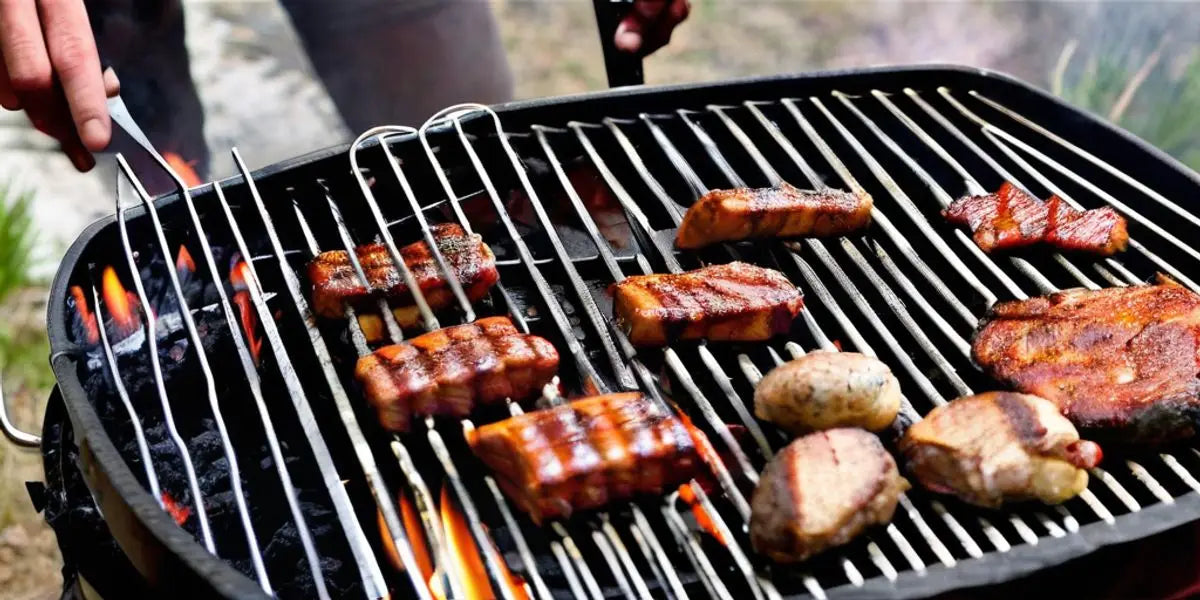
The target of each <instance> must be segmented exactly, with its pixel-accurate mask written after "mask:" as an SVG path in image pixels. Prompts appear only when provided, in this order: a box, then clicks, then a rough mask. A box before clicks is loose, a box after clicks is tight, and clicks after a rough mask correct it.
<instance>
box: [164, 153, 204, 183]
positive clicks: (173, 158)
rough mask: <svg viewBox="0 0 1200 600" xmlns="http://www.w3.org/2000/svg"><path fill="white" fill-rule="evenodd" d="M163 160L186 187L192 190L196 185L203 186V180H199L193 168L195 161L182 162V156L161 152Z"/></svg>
mask: <svg viewBox="0 0 1200 600" xmlns="http://www.w3.org/2000/svg"><path fill="white" fill-rule="evenodd" d="M163 158H164V159H166V161H167V164H168V165H170V166H171V170H173V171H175V173H176V174H178V175H179V178H180V179H182V180H183V183H185V184H186V185H187V186H188V187H190V188H193V187H196V186H198V185H204V180H203V179H200V175H199V174H198V173H196V169H194V168H193V166H194V165H195V164H196V161H194V160H192V161H188V160H184V159H183V157H182V156H180V155H178V154H175V153H174V152H163Z"/></svg>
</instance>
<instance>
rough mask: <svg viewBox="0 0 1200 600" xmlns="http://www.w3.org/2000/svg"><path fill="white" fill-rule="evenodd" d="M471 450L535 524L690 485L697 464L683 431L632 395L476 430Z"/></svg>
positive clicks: (657, 409) (533, 414) (577, 402)
mask: <svg viewBox="0 0 1200 600" xmlns="http://www.w3.org/2000/svg"><path fill="white" fill-rule="evenodd" d="M469 441H470V444H471V448H472V450H474V452H475V454H476V455H477V456H479V458H480V460H482V461H483V462H484V464H486V465H487V466H488V467H489V468H490V469H491V470H492V471H493V473H494V474H495V476H496V480H497V482H498V483H499V484H500V489H502V490H504V493H505V494H506V495H507V496H508V497H509V498H511V499H512V500H513V502H515V503H516V505H517V506H518V507H520V508H521V510H523V511H525V512H526V513H528V514H529V517H530V518H531V519H533V521H534V522H535V523H539V524H540V523H542V522H544V521H547V520H550V519H557V518H568V517H570V516H571V515H572V514H575V513H576V512H578V511H583V510H589V509H594V508H599V507H602V506H605V505H608V504H611V503H614V502H618V501H621V500H626V499H629V498H631V497H633V496H635V495H639V494H661V493H663V492H664V491H665V490H669V489H674V488H676V487H678V486H679V485H680V484H681V483H684V482H686V481H689V480H691V479H692V478H693V477H694V476H695V475H696V474H697V472H698V470H699V469H700V467H701V465H702V462H701V460H700V456H699V454H698V452H697V450H696V446H695V443H694V442H693V441H692V438H691V436H690V435H689V433H688V431H687V429H686V428H685V427H684V424H683V423H682V422H681V421H680V420H679V419H678V418H676V417H675V416H674V415H673V414H670V413H669V412H667V410H666V408H665V407H663V406H660V405H658V404H656V403H654V402H652V401H651V400H650V399H648V398H646V397H645V396H643V395H642V394H641V393H639V392H626V393H617V394H606V395H602V396H592V397H589V398H582V399H579V400H574V401H572V402H570V403H568V404H564V405H561V406H555V407H553V408H548V409H544V410H538V411H534V412H530V413H526V414H523V415H518V416H515V417H512V418H509V419H505V420H503V421H500V422H498V423H492V424H489V425H484V426H483V427H480V428H479V429H477V430H475V432H474V434H473V435H472V436H471V437H470V438H469Z"/></svg>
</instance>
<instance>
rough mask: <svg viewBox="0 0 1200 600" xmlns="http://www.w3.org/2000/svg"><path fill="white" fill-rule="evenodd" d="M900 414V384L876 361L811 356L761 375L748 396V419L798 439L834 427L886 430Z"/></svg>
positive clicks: (848, 356)
mask: <svg viewBox="0 0 1200 600" xmlns="http://www.w3.org/2000/svg"><path fill="white" fill-rule="evenodd" d="M898 412H900V382H899V381H897V380H896V376H895V375H892V371H891V369H889V368H888V366H887V365H885V364H883V363H882V362H880V361H879V360H877V359H874V358H871V357H869V356H864V355H862V354H857V353H854V352H813V353H811V354H807V355H805V356H802V357H800V358H797V359H796V360H793V361H790V362H788V363H785V364H783V365H780V366H778V367H776V368H775V369H773V370H772V371H771V372H770V373H767V375H766V377H763V379H762V381H760V382H759V384H758V387H757V388H756V389H755V390H754V414H755V416H757V417H758V418H760V419H762V420H764V421H769V422H771V423H774V424H776V425H778V426H780V427H782V428H783V429H785V430H787V431H788V432H790V433H793V434H796V435H802V434H805V433H809V432H811V431H820V430H824V429H832V428H834V427H862V428H863V429H869V430H871V431H881V430H883V429H887V427H888V426H889V425H891V424H892V421H894V420H895V419H896V413H898Z"/></svg>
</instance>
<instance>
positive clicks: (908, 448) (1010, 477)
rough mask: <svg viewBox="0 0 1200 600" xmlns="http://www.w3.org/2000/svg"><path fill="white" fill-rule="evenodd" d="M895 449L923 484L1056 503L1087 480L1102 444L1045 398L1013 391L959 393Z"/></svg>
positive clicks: (993, 498) (997, 500) (968, 496)
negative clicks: (1084, 437)
mask: <svg viewBox="0 0 1200 600" xmlns="http://www.w3.org/2000/svg"><path fill="white" fill-rule="evenodd" d="M899 446H900V451H901V452H902V453H903V454H904V457H905V459H906V461H907V467H908V470H909V472H911V473H912V474H913V475H914V476H915V477H916V478H917V480H918V481H920V482H921V485H923V486H924V487H925V488H927V489H929V490H932V491H935V492H940V493H945V494H954V495H955V496H958V497H959V498H961V499H962V500H964V501H966V502H970V503H971V504H975V505H978V506H984V507H989V508H997V507H999V506H1000V505H1002V504H1003V503H1005V502H1009V501H1020V500H1041V501H1042V502H1045V503H1046V504H1058V503H1060V502H1065V501H1066V500H1068V499H1070V498H1073V497H1074V496H1075V495H1076V494H1078V493H1079V492H1081V491H1083V489H1084V488H1086V487H1087V482H1088V474H1087V471H1086V470H1085V469H1090V468H1092V467H1094V466H1096V465H1097V464H1099V463H1100V459H1101V457H1102V455H1101V452H1100V446H1098V445H1096V444H1095V443H1094V442H1089V441H1084V440H1080V439H1079V433H1077V432H1076V431H1075V427H1074V426H1072V425H1071V422H1070V421H1068V420H1067V419H1065V418H1063V416H1062V415H1060V414H1058V410H1057V409H1056V408H1055V407H1054V405H1053V404H1051V403H1050V402H1049V401H1047V400H1043V399H1042V398H1038V397H1037V396H1030V395H1028V394H1017V393H1013V392H988V393H984V394H978V395H975V396H967V397H965V398H959V399H957V400H954V401H953V402H950V403H949V404H945V405H942V406H939V407H937V408H935V409H933V410H932V411H930V412H929V415H928V416H926V417H925V419H924V420H922V421H919V422H917V423H916V424H914V425H913V426H912V427H910V428H909V429H908V431H907V432H905V434H904V437H903V438H901V440H900V444H899Z"/></svg>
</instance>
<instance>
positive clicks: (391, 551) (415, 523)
mask: <svg viewBox="0 0 1200 600" xmlns="http://www.w3.org/2000/svg"><path fill="white" fill-rule="evenodd" d="M398 504H399V505H400V522H401V524H402V526H403V527H404V533H405V534H407V535H408V543H409V544H410V545H411V546H412V550H413V556H414V557H415V558H416V560H417V568H418V569H419V570H420V571H421V578H422V579H424V580H425V581H429V580H430V578H432V577H433V561H432V560H431V559H430V557H429V544H428V543H426V540H425V531H424V530H423V529H422V528H421V518H420V517H419V516H418V515H417V511H416V509H415V508H414V507H413V504H412V500H409V499H408V496H406V495H404V494H403V493H401V494H400V501H399V503H398ZM376 517H377V518H378V521H379V535H380V536H382V537H383V549H384V552H385V553H386V554H387V557H388V561H389V562H391V563H392V566H393V567H395V568H396V570H397V571H403V570H404V562H403V561H401V560H400V553H399V552H397V551H396V546H395V544H393V543H392V536H391V535H388V528H387V523H386V522H385V521H384V520H383V512H379V511H377V513H376Z"/></svg>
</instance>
